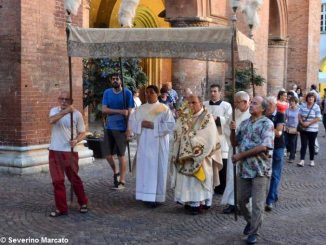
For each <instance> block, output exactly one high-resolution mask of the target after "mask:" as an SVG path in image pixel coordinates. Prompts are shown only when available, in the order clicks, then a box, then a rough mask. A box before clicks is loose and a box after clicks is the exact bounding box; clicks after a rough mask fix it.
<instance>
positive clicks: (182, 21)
mask: <svg viewBox="0 0 326 245" xmlns="http://www.w3.org/2000/svg"><path fill="white" fill-rule="evenodd" d="M166 21H168V22H170V23H171V25H172V27H207V26H209V23H211V22H212V19H211V18H208V17H176V18H167V19H166Z"/></svg>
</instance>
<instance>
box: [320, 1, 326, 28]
mask: <svg viewBox="0 0 326 245" xmlns="http://www.w3.org/2000/svg"><path fill="white" fill-rule="evenodd" d="M320 32H326V3H323V4H322V5H321V15H320Z"/></svg>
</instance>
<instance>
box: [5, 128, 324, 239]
mask: <svg viewBox="0 0 326 245" xmlns="http://www.w3.org/2000/svg"><path fill="white" fill-rule="evenodd" d="M320 135H324V131H322V132H321V133H320ZM318 140H319V144H320V146H321V149H320V154H319V155H318V156H317V157H316V166H315V167H309V166H308V165H307V164H306V166H305V167H304V168H299V167H297V166H296V165H295V164H288V163H286V164H285V168H284V172H283V181H282V186H281V189H280V199H279V202H278V203H277V206H276V207H275V209H274V210H273V211H272V212H271V213H267V214H266V216H265V220H264V223H263V226H262V230H261V237H260V240H259V244H326V211H325V210H326V163H325V158H326V153H325V152H326V146H325V145H326V144H325V143H326V138H323V137H321V136H320V137H319V138H318ZM297 157H298V154H297ZM307 157H308V156H307ZM307 157H306V158H307ZM80 175H81V177H82V179H83V181H84V183H85V188H86V192H87V194H88V196H89V199H90V203H89V207H90V211H89V213H87V214H80V213H79V212H78V207H77V204H76V199H74V202H73V204H71V205H70V207H69V208H70V212H69V215H68V216H62V217H58V218H55V219H54V218H50V217H48V215H49V212H50V211H52V210H53V208H54V206H53V193H52V185H51V182H50V177H49V175H48V173H40V174H33V175H25V176H10V175H5V174H1V175H0V195H1V205H0V227H1V228H0V242H2V241H4V240H2V239H3V238H1V237H5V238H6V239H7V241H6V242H5V243H6V244H9V238H10V237H11V238H16V239H20V238H25V239H40V242H41V238H42V237H46V238H57V239H59V238H62V237H64V238H67V239H68V240H69V244H185V245H186V244H245V242H244V239H245V237H244V236H242V235H241V234H242V231H243V228H244V226H245V221H244V220H243V218H242V217H239V220H238V221H237V222H236V221H235V220H234V217H233V216H232V215H225V214H221V211H222V209H223V207H222V206H221V205H220V204H219V203H220V198H221V197H220V196H215V197H214V204H213V207H212V209H211V210H209V211H208V212H207V213H205V214H200V215H197V216H191V215H188V214H185V213H184V210H183V208H182V207H181V206H179V205H177V204H176V203H174V202H173V192H172V191H171V190H170V189H169V190H168V192H167V201H166V202H165V203H164V204H163V205H161V206H159V207H157V208H156V209H151V208H148V207H146V206H144V205H143V204H142V203H141V202H138V201H136V200H135V199H134V189H135V179H134V178H133V177H132V176H131V175H128V177H127V180H128V182H127V188H126V189H125V190H124V191H114V190H111V187H112V177H113V176H112V171H111V169H110V168H109V166H108V164H107V163H106V161H104V160H96V161H95V163H94V164H91V165H87V166H83V167H81V170H80ZM11 243H13V241H12V240H11ZM16 243H18V242H16ZM27 243H28V244H32V240H30V242H27Z"/></svg>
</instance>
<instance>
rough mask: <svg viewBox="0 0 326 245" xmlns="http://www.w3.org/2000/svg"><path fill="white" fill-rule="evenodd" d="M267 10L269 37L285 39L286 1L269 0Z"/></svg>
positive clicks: (286, 26) (286, 23) (286, 32)
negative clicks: (268, 8)
mask: <svg viewBox="0 0 326 245" xmlns="http://www.w3.org/2000/svg"><path fill="white" fill-rule="evenodd" d="M269 11H270V12H269V38H270V39H281V40H284V39H286V38H287V36H288V10H287V1H286V0H271V1H270V10H269Z"/></svg>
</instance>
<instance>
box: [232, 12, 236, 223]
mask: <svg viewBox="0 0 326 245" xmlns="http://www.w3.org/2000/svg"><path fill="white" fill-rule="evenodd" d="M236 10H237V8H235V7H234V8H233V16H232V28H233V35H232V43H231V49H232V51H231V69H232V92H233V110H232V120H233V121H235V93H236V90H235V89H236V88H235V46H236V41H237V36H236V35H237V27H236V21H237V16H236ZM231 137H234V138H235V129H232V130H231ZM233 142H234V141H233ZM232 149H233V155H235V154H236V147H235V146H233V147H232ZM233 187H234V219H235V220H236V221H237V220H238V201H237V200H238V197H237V193H238V192H237V165H236V164H233Z"/></svg>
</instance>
